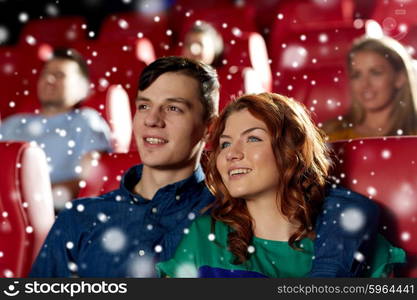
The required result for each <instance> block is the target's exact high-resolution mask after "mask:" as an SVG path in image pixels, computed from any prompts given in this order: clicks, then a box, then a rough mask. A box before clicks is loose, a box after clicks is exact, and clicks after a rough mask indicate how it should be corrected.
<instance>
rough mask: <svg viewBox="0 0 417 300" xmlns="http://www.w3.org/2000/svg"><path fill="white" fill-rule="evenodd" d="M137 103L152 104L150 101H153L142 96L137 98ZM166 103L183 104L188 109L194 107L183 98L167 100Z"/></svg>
mask: <svg viewBox="0 0 417 300" xmlns="http://www.w3.org/2000/svg"><path fill="white" fill-rule="evenodd" d="M135 101H136V102H137V101H146V102H150V101H151V99H149V98H146V97H142V96H138V97H136V100H135ZM165 101H166V102H171V103H172V102H174V103H181V104H184V105H186V106H187V107H188V108H191V107H192V106H193V105H192V103H191V101H190V100H188V99H185V98H181V97H173V98H167V99H165Z"/></svg>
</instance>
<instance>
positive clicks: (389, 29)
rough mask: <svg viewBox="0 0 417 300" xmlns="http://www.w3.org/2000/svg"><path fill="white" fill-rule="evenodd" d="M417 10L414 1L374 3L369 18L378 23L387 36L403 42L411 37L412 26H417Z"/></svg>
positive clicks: (391, 0) (394, 0) (400, 0)
mask: <svg viewBox="0 0 417 300" xmlns="http://www.w3.org/2000/svg"><path fill="white" fill-rule="evenodd" d="M371 2H372V1H371ZM416 10H417V2H416V1H414V0H411V1H410V0H384V1H373V11H372V13H371V14H370V15H369V18H370V19H373V20H375V21H377V22H378V23H379V24H380V25H381V27H382V29H383V31H384V33H385V34H386V35H389V36H391V37H393V38H395V39H397V40H400V41H401V40H402V39H403V38H404V37H406V36H407V35H409V28H410V26H413V25H417V20H416V17H415V12H416Z"/></svg>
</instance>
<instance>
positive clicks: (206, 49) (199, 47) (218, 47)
mask: <svg viewBox="0 0 417 300" xmlns="http://www.w3.org/2000/svg"><path fill="white" fill-rule="evenodd" d="M223 51H224V45H223V38H222V36H221V34H220V33H219V32H218V31H217V30H216V29H215V28H214V27H213V26H212V25H210V24H209V23H207V22H203V21H198V22H196V24H195V25H194V26H193V27H191V29H190V30H189V31H188V32H187V33H186V35H185V39H184V47H183V48H182V53H181V55H182V56H185V57H187V58H191V59H195V60H197V61H201V62H203V63H205V64H208V65H211V66H212V67H214V68H216V67H218V66H220V63H221V60H222V56H223Z"/></svg>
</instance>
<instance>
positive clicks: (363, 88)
mask: <svg viewBox="0 0 417 300" xmlns="http://www.w3.org/2000/svg"><path fill="white" fill-rule="evenodd" d="M403 83H404V76H403V74H402V73H401V74H397V72H396V71H395V70H394V68H393V67H392V66H391V64H390V63H389V62H388V60H386V59H385V58H384V57H383V56H381V55H380V54H378V53H376V52H373V51H369V50H364V51H358V52H355V53H354V54H353V57H352V61H351V65H350V87H351V92H352V96H353V97H354V98H355V99H356V100H357V101H359V103H360V104H361V105H362V106H363V108H364V109H365V111H368V112H376V111H380V110H383V109H386V108H388V107H390V106H391V105H392V103H393V102H392V101H393V98H394V91H395V89H396V88H400V87H401V86H402V84H403Z"/></svg>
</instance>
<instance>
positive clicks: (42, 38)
mask: <svg viewBox="0 0 417 300" xmlns="http://www.w3.org/2000/svg"><path fill="white" fill-rule="evenodd" d="M86 24H87V22H86V20H85V19H84V18H82V17H79V16H74V17H59V18H51V19H43V20H30V21H29V22H28V23H27V24H26V25H25V26H24V27H23V29H22V32H21V34H20V41H19V43H20V44H21V45H27V43H28V40H32V41H33V42H35V43H37V44H41V43H46V44H49V45H52V46H53V47H71V45H72V44H74V43H75V42H78V41H82V40H85V39H86V29H87V27H86Z"/></svg>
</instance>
